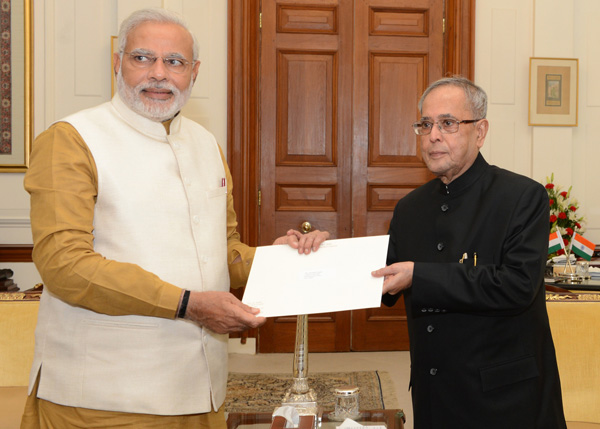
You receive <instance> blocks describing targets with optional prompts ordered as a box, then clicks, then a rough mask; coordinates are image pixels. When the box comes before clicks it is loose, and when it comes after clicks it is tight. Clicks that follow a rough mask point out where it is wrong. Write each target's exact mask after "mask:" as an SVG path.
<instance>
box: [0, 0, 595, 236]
mask: <svg viewBox="0 0 600 429" xmlns="http://www.w3.org/2000/svg"><path fill="white" fill-rule="evenodd" d="M226 3H227V2H226V1H225V0H45V1H35V2H34V21H35V22H34V27H35V34H34V36H35V39H34V45H35V47H34V54H35V57H34V96H35V99H34V106H35V112H34V114H35V115H34V134H35V135H37V134H39V133H40V132H42V131H43V130H44V129H46V128H47V127H48V126H49V125H50V124H51V123H52V122H53V121H55V120H57V119H59V118H61V117H63V116H64V115H66V114H69V113H71V112H74V111H77V110H79V109H81V108H85V107H89V106H93V105H96V104H98V103H100V102H103V101H106V100H108V99H109V98H110V78H111V75H110V73H111V72H110V36H111V35H116V32H117V27H118V23H119V22H120V21H121V20H122V19H123V18H124V17H125V16H127V15H128V14H129V13H130V12H131V11H132V10H134V9H137V8H141V7H148V6H162V7H165V8H168V9H172V10H175V11H177V12H179V13H182V14H183V15H184V16H185V18H186V20H187V21H188V22H189V24H190V26H191V28H192V29H193V31H194V32H195V34H196V35H197V37H198V40H199V41H200V44H201V47H200V57H201V60H202V66H201V68H200V75H199V78H198V80H197V82H196V85H195V87H194V91H193V93H192V99H191V101H190V103H189V104H188V106H187V107H186V109H185V113H186V115H188V116H190V117H191V118H193V119H194V120H196V121H198V122H200V123H201V124H203V125H204V126H205V127H207V128H208V129H209V130H210V131H212V132H213V133H214V134H215V135H216V136H217V139H218V140H219V142H220V143H221V145H222V146H223V148H224V149H225V142H226V91H227V89H226V77H227V69H226V64H227V46H226V40H227V34H226V31H227V24H226V23H227V16H226V14H227V11H226ZM476 13H477V16H476V46H475V58H476V62H475V80H476V82H477V83H478V84H480V85H481V86H482V87H483V88H484V89H486V91H487V92H488V94H489V96H490V106H489V114H488V118H489V120H490V123H491V129H490V134H489V137H488V140H487V142H486V144H485V146H484V147H483V150H482V152H483V154H484V156H485V157H486V158H487V159H488V161H490V162H491V163H494V164H497V165H499V166H502V167H504V168H508V169H510V170H513V171H516V172H518V173H521V174H524V175H527V176H530V177H532V178H534V179H535V180H537V181H540V182H544V179H545V177H546V176H549V175H550V174H551V173H554V174H555V179H556V180H555V181H556V183H558V184H561V185H562V186H563V187H565V188H568V187H569V186H571V185H572V186H573V191H572V192H573V195H574V196H576V197H577V198H578V200H579V201H580V205H581V211H582V212H583V214H584V215H585V216H586V219H587V232H586V236H587V237H588V238H589V239H590V240H592V241H594V242H595V243H600V186H598V185H597V184H596V181H597V180H596V177H597V175H598V173H597V171H596V167H597V160H599V159H600V142H598V141H597V136H599V135H600V81H599V80H598V79H597V78H596V79H594V78H593V77H595V76H600V56H599V55H597V52H598V46H599V45H600V26H598V25H597V22H598V21H599V19H600V1H598V0H503V1H501V2H500V1H497V0H477V5H476ZM534 56H535V57H559V58H578V59H579V126H578V127H540V126H536V127H532V126H529V125H528V124H527V117H528V115H527V112H528V93H529V58H530V57H534ZM22 181H23V174H19V173H0V243H11V244H28V243H31V234H30V228H29V218H28V215H29V198H28V195H27V193H26V192H25V191H24V190H23V187H22Z"/></svg>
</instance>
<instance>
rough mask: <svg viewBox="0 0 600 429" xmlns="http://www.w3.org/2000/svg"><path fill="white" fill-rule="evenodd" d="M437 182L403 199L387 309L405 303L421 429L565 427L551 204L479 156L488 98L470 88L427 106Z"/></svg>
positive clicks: (441, 90)
mask: <svg viewBox="0 0 600 429" xmlns="http://www.w3.org/2000/svg"><path fill="white" fill-rule="evenodd" d="M419 109H420V111H421V119H420V120H419V122H417V123H415V124H414V125H413V128H414V130H415V132H416V134H417V135H419V136H421V153H422V156H423V160H424V161H425V163H426V164H427V167H428V168H429V170H431V171H432V172H433V173H434V174H435V175H436V176H437V178H436V179H434V180H432V181H430V182H428V183H426V184H425V185H423V186H421V187H419V188H418V189H416V190H415V191H413V192H411V193H410V194H409V195H407V196H406V197H404V198H402V200H400V201H399V202H398V204H397V206H396V208H395V210H394V216H393V218H392V221H391V223H390V230H389V235H390V245H389V252H388V261H387V263H388V266H387V267H385V268H382V269H380V270H377V271H375V272H374V273H373V275H374V276H376V277H385V281H384V285H383V292H384V298H383V301H384V303H386V304H387V305H393V304H394V303H395V302H396V301H397V300H398V297H399V296H400V295H404V300H405V304H406V313H407V318H408V331H409V336H410V354H411V362H412V364H411V388H412V399H413V410H414V424H415V426H414V427H415V429H428V428H444V429H448V428H457V429H458V428H460V429H470V428H472V429H492V428H502V429H506V428H510V429H520V428H522V429H535V428H539V429H555V428H566V424H565V418H564V413H563V405H562V398H561V390H560V380H559V375H558V368H557V364H556V356H555V352H554V344H553V341H552V336H551V333H550V327H549V323H548V314H547V312H546V302H545V289H544V268H545V262H546V257H547V250H548V235H549V220H548V219H549V203H548V196H547V193H546V191H545V189H544V187H543V186H542V185H541V184H538V183H537V182H535V181H533V180H531V179H529V178H527V177H524V176H521V175H518V174H515V173H512V172H509V171H507V170H503V169H501V168H498V167H496V166H492V165H489V164H488V163H487V162H486V161H485V160H484V158H483V156H482V155H481V154H480V153H479V150H480V148H481V147H482V146H483V143H484V140H485V137H486V134H487V131H488V127H489V123H488V121H487V120H486V119H485V117H486V111H487V96H486V94H485V92H484V91H483V90H482V89H481V88H479V87H478V86H476V85H474V84H473V83H472V82H470V81H469V80H467V79H464V78H460V77H453V78H445V79H442V80H440V81H437V82H435V83H433V84H432V85H431V86H430V87H429V88H428V89H427V90H426V91H425V93H424V94H423V96H422V97H421V100H420V102H419Z"/></svg>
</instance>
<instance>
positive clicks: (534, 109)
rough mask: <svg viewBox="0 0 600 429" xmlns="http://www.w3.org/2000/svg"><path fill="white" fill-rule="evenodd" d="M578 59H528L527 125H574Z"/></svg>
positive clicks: (575, 120) (577, 85)
mask: <svg viewBox="0 0 600 429" xmlns="http://www.w3.org/2000/svg"><path fill="white" fill-rule="evenodd" d="M578 72H579V61H578V60H577V59H576V58H530V59H529V125H545V126H557V127H576V126H577V103H578V92H579V77H578Z"/></svg>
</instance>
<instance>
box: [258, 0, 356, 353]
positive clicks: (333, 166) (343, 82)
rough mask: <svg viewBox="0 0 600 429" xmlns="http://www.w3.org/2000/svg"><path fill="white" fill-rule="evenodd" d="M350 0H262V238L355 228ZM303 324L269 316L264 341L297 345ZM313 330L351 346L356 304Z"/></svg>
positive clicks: (271, 347) (317, 337)
mask: <svg viewBox="0 0 600 429" xmlns="http://www.w3.org/2000/svg"><path fill="white" fill-rule="evenodd" d="M352 3H353V2H352V1H347V0H340V1H335V2H332V1H314V0H309V1H300V0H296V1H293V2H290V1H287V2H284V1H277V2H276V1H263V2H262V34H261V36H262V43H261V57H260V58H261V60H260V115H261V119H260V124H261V127H260V171H261V174H260V189H261V207H260V243H261V244H270V243H272V242H273V238H275V237H278V236H280V235H284V234H285V232H286V231H287V230H288V229H289V228H297V229H300V227H301V225H302V224H303V223H304V222H309V223H310V224H311V227H312V228H314V229H320V230H327V231H330V232H331V235H332V237H335V238H344V237H350V236H351V234H352V232H351V227H352V217H351V216H352V205H351V198H350V195H351V192H352V189H351V178H352V177H351V175H352V170H351V156H352V128H351V124H352V118H351V114H352V34H353V33H352V15H353V8H352ZM298 293H302V292H301V291H298ZM290 299H294V297H293V296H290ZM295 332H296V317H281V318H272V319H269V321H268V322H267V324H266V325H265V326H263V327H261V328H260V330H259V351H261V352H281V351H289V350H293V345H294V338H295V335H294V334H295ZM308 338H309V350H312V351H345V350H350V313H348V312H343V313H328V314H319V315H311V316H309V334H308Z"/></svg>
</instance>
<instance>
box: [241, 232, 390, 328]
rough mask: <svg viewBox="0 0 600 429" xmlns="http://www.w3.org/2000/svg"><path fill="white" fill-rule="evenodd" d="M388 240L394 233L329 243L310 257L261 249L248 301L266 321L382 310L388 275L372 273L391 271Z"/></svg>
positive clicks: (277, 248)
mask: <svg viewBox="0 0 600 429" xmlns="http://www.w3.org/2000/svg"><path fill="white" fill-rule="evenodd" d="M388 242H389V236H388V235H380V236H374V237H359V238H344V239H338V240H328V241H326V242H324V243H323V244H322V245H321V247H320V248H319V250H318V251H316V252H311V253H310V254H309V255H300V254H298V251H297V250H295V249H292V248H291V247H290V246H287V245H280V246H264V247H258V248H257V249H256V255H255V257H254V261H253V263H252V269H251V271H250V277H249V278H248V283H247V285H246V290H245V292H244V297H243V299H242V302H243V303H244V304H247V305H250V306H252V307H256V308H259V309H260V310H261V312H260V314H259V315H260V316H264V317H275V316H293V315H298V314H314V313H329V312H336V311H344V310H356V309H360V308H373V307H379V306H380V305H381V291H382V287H383V277H380V278H375V277H373V276H371V271H374V270H376V269H379V268H382V267H385V262H386V256H387V249H388Z"/></svg>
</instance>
